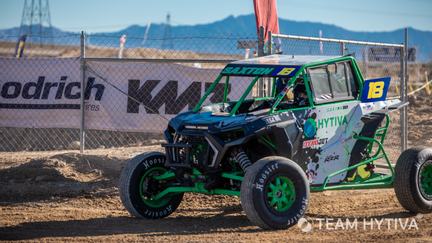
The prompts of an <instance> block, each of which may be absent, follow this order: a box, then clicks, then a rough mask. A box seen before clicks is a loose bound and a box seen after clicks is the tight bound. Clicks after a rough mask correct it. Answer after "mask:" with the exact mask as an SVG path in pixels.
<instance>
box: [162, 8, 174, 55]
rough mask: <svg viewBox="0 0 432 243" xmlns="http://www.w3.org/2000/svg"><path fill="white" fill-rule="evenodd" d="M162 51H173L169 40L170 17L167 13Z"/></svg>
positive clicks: (171, 42)
mask: <svg viewBox="0 0 432 243" xmlns="http://www.w3.org/2000/svg"><path fill="white" fill-rule="evenodd" d="M162 49H174V45H173V41H172V39H171V15H170V14H169V13H168V14H167V16H166V22H165V29H164V35H163V39H162Z"/></svg>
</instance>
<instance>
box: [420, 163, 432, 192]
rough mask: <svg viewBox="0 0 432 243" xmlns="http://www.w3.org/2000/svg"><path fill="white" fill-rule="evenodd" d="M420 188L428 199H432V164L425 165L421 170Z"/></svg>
mask: <svg viewBox="0 0 432 243" xmlns="http://www.w3.org/2000/svg"><path fill="white" fill-rule="evenodd" d="M420 188H421V190H422V192H423V193H424V194H425V196H426V198H428V199H432V163H429V164H426V165H424V166H423V167H422V168H421V170H420Z"/></svg>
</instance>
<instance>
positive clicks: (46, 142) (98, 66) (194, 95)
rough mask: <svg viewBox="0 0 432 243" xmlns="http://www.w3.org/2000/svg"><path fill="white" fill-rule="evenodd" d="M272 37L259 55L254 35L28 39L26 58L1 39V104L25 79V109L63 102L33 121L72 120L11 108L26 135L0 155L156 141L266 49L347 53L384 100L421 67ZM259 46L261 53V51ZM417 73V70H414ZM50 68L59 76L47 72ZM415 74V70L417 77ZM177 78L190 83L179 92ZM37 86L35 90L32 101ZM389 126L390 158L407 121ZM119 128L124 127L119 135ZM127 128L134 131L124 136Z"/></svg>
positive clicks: (358, 50) (372, 46)
mask: <svg viewBox="0 0 432 243" xmlns="http://www.w3.org/2000/svg"><path fill="white" fill-rule="evenodd" d="M270 36H272V41H271V42H270V43H271V45H269V46H267V47H265V48H264V47H258V46H260V45H259V41H257V40H256V37H251V36H238V35H237V36H236V35H223V36H221V35H219V36H198V37H193V36H189V37H175V38H172V39H170V40H169V42H168V43H167V40H166V39H145V41H144V40H143V38H142V37H133V36H126V37H122V38H123V39H122V38H120V36H114V35H105V34H92V35H78V34H71V35H68V36H63V37H56V40H55V41H54V42H48V41H46V42H37V41H35V42H32V41H31V40H27V43H26V47H25V51H24V57H23V58H21V59H18V58H15V56H16V51H15V50H16V43H15V41H11V40H12V38H4V40H3V41H0V57H4V58H8V59H14V60H15V63H13V64H11V65H10V66H1V69H2V71H4V73H6V74H8V75H9V74H10V75H9V76H7V75H6V77H7V80H1V82H2V87H3V88H2V89H5V88H4V87H5V84H6V83H8V84H7V87H8V89H7V92H6V95H7V96H8V95H10V97H13V96H14V94H15V92H16V93H18V91H16V90H18V87H15V86H14V85H17V84H13V83H14V82H15V83H17V82H16V81H19V80H17V77H14V76H12V74H13V73H15V74H16V73H20V74H22V75H23V77H24V78H29V79H30V80H33V82H32V83H33V84H28V85H27V84H24V86H25V85H27V88H26V87H24V86H23V87H19V88H20V92H19V94H17V96H20V98H22V99H23V100H25V99H26V98H25V97H24V96H25V95H27V96H28V97H30V98H31V99H32V101H34V100H36V101H41V102H42V101H43V100H44V97H45V98H49V97H51V98H52V99H53V100H56V98H58V100H60V99H61V98H62V97H67V98H68V99H69V100H71V103H67V104H60V106H58V107H54V106H52V104H51V106H50V104H47V103H43V102H42V103H41V104H39V106H38V107H36V108H35V109H34V111H33V113H32V114H33V115H35V116H44V112H43V110H44V109H56V108H60V107H61V108H65V107H67V108H68V109H69V111H70V112H69V113H67V114H65V113H63V112H62V113H61V114H62V117H59V116H60V113H59V114H56V113H50V114H51V115H49V116H48V117H46V116H45V117H43V118H44V119H45V120H47V121H50V124H56V125H55V126H39V125H40V124H35V123H34V122H32V119H33V118H32V117H29V116H28V115H25V113H21V112H20V109H24V108H26V105H28V104H27V103H22V104H15V106H14V107H9V108H17V113H16V114H17V115H16V117H15V118H16V119H19V120H21V121H23V124H24V125H25V126H24V127H26V128H17V127H18V126H9V127H2V128H0V131H1V132H0V140H1V141H2V142H1V143H0V150H1V151H21V150H63V149H79V148H80V147H81V148H83V147H84V146H83V145H85V148H86V149H93V148H110V147H120V146H139V145H144V144H153V143H159V139H161V138H162V130H163V129H164V128H165V127H166V124H167V119H169V118H171V117H172V116H174V115H175V114H177V113H178V112H181V111H185V110H187V109H190V108H192V107H193V106H194V104H196V103H197V102H198V100H199V98H200V96H201V95H202V94H203V93H204V91H205V90H206V89H207V88H208V87H209V85H210V83H211V82H212V81H213V80H214V79H215V78H216V76H217V74H218V72H219V71H220V69H222V68H223V67H224V65H226V63H228V62H230V61H232V60H238V59H243V58H245V57H246V58H247V57H253V56H254V55H257V53H259V52H260V51H261V52H265V51H266V50H268V49H270V50H271V52H273V53H276V52H282V53H283V54H287V55H299V54H301V55H327V56H332V55H338V56H340V55H346V54H350V55H353V56H354V57H355V58H356V59H357V61H358V63H359V66H360V68H361V70H362V72H363V75H364V76H365V78H373V77H383V76H391V78H392V82H391V87H390V91H389V96H398V95H399V94H402V95H404V94H406V92H405V90H407V88H405V87H407V86H406V85H405V82H406V80H407V79H406V77H405V76H406V75H405V74H407V72H406V71H409V73H410V77H412V76H414V74H415V73H416V72H417V73H418V72H420V73H421V72H423V70H422V69H421V68H422V67H423V66H422V65H421V64H414V63H413V64H411V63H410V64H409V65H408V62H407V60H405V59H403V58H399V59H397V58H396V57H404V54H403V53H404V50H405V48H406V47H405V46H404V45H398V44H397V45H393V44H383V43H365V42H354V41H341V40H331V41H329V40H328V39H327V40H326V39H324V38H309V39H308V37H302V38H297V37H293V36H283V35H270ZM58 38H59V39H58ZM62 38H63V39H62ZM46 43H50V44H46ZM260 48H263V50H259V49H260ZM379 48H390V49H392V50H393V49H397V50H399V54H398V52H397V51H394V52H395V53H394V57H393V58H390V57H388V55H387V57H386V56H385V55H381V56H379V55H378V57H377V55H376V54H375V53H374V52H376V51H377V50H378V49H379ZM401 54H402V55H401ZM386 58H387V59H386ZM22 60H26V61H35V62H34V63H32V62H30V63H29V62H26V64H25V65H24V64H22ZM53 63H54V64H55V65H54V66H53ZM29 65H31V67H30V68H29V67H28V66H29ZM405 65H406V67H405ZM415 65H419V67H418V68H416V66H415ZM53 67H55V68H58V69H59V70H53ZM419 69H420V70H422V71H418V70H419ZM35 70H36V71H35ZM37 70H40V73H41V74H40V75H39V76H32V77H28V76H26V75H25V74H26V73H27V72H29V73H30V72H32V75H34V73H38V72H37ZM65 70H66V71H65ZM67 70H69V71H67ZM44 72H48V73H50V76H49V77H48V76H46V77H44V76H43V75H42V74H44ZM65 73H66V74H65ZM420 76H421V75H420ZM420 76H419V77H420ZM41 77H44V80H43V81H40V80H41ZM183 80H189V82H188V83H187V84H185V83H183V82H182V81H183ZM419 80H420V78H419ZM38 82H40V83H43V88H42V89H41V91H40V92H39V93H38V90H37V87H38V84H39V83H38ZM419 82H420V81H419ZM11 83H12V84H11ZM48 83H50V84H48ZM72 83H73V84H72ZM9 86H10V88H9ZM32 86H34V87H32ZM48 86H51V87H48ZM245 86H246V83H241V82H239V86H235V87H233V86H231V87H230V89H231V91H232V93H233V95H234V96H235V95H236V94H237V93H239V92H240V91H241V90H242V88H245ZM47 87H48V88H47ZM222 87H223V86H221V88H222ZM26 89H27V90H26ZM414 89H415V87H414ZM217 90H220V89H218V88H217V89H216V91H217ZM24 91H25V92H24ZM216 91H215V94H214V98H213V100H210V101H212V102H214V101H216V100H217V99H218V95H217V92H216ZM255 91H256V90H255ZM408 91H409V90H408ZM26 92H27V94H24V93H26ZM107 92H110V93H111V94H110V96H109V97H110V99H111V100H109V102H108V103H109V107H103V106H100V105H98V102H97V101H99V100H100V99H104V97H107V96H103V93H107ZM236 92H237V93H236ZM78 93H80V94H84V95H82V96H81V95H79V94H78ZM258 93H259V92H258ZM36 96H38V97H36ZM30 98H29V99H30ZM36 98H37V99H36ZM219 98H220V97H219ZM402 98H403V99H406V98H404V97H402ZM11 99H12V98H11ZM98 99H99V100H98ZM3 106H4V104H3ZM2 108H3V109H4V108H5V107H2ZM107 109H109V110H110V112H116V111H119V112H120V111H124V110H125V109H127V110H128V115H131V116H128V117H124V119H120V120H113V119H111V117H110V116H104V115H103V114H104V112H106V110H107ZM403 112H404V111H403ZM98 113H100V114H102V115H99V118H98V119H97V124H95V121H96V119H95V116H96V115H95V114H98ZM141 113H146V114H152V116H151V118H150V119H143V120H142V122H141V124H140V119H142V117H141V116H139V114H141ZM101 117H102V119H101ZM401 118H402V120H401ZM2 119H3V118H2ZM391 119H392V125H391V129H390V134H389V137H390V139H387V145H389V146H388V147H389V148H391V149H392V150H391V151H390V154H391V155H392V156H391V157H392V159H394V158H396V156H397V154H399V152H400V149H401V148H402V147H404V145H403V143H404V141H406V137H405V138H404V136H406V134H405V135H404V133H403V132H402V131H403V129H401V124H402V128H403V126H406V124H404V123H403V121H404V120H406V114H405V117H404V114H402V115H401V114H399V112H393V113H392V115H391ZM24 121H25V122H24ZM66 123H67V125H66ZM70 124H73V126H70ZM125 124H126V125H127V126H128V128H129V129H126V128H124V127H123V126H125ZM137 124H138V125H137ZM134 126H135V128H134V129H130V128H131V127H134ZM142 126H145V127H146V128H148V129H147V130H146V131H145V132H143V131H141V130H139V128H140V127H142ZM65 127H68V128H65Z"/></svg>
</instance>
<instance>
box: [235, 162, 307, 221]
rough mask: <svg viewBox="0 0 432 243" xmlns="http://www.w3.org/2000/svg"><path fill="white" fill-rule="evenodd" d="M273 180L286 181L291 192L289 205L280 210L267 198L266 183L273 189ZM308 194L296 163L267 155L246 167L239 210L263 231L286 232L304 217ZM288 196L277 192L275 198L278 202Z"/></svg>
mask: <svg viewBox="0 0 432 243" xmlns="http://www.w3.org/2000/svg"><path fill="white" fill-rule="evenodd" d="M275 178H276V179H277V178H282V179H284V180H285V178H286V182H288V183H289V184H290V185H291V187H292V188H293V189H294V190H293V191H294V194H291V195H292V198H291V199H290V200H291V201H290V203H291V206H288V208H287V209H285V210H283V211H281V210H280V208H279V207H278V206H276V205H275V206H273V205H272V203H273V202H269V201H270V198H269V195H271V194H272V192H273V191H272V192H270V191H269V190H270V188H271V186H270V184H271V185H272V186H273V187H274V185H275V184H274V183H275V182H274V181H275ZM276 186H277V184H276ZM275 190H276V191H277V190H278V189H275ZM278 192H279V191H278ZM309 194H310V190H309V182H308V180H307V178H306V175H305V173H304V172H303V170H302V169H301V168H300V166H299V165H298V164H296V163H295V162H293V161H292V160H289V159H286V158H284V157H278V156H269V157H265V158H263V159H260V160H258V161H257V162H255V163H254V164H252V165H251V166H250V167H249V168H248V170H247V171H246V173H245V176H244V178H243V182H242V184H241V192H240V199H241V205H242V208H243V210H244V211H245V213H246V216H247V217H248V219H249V220H250V221H251V222H252V223H254V224H256V225H258V226H259V227H261V228H263V229H286V228H289V227H291V226H293V225H295V224H296V223H297V222H298V220H299V219H301V218H302V217H303V216H304V214H305V212H306V209H307V206H308V203H309ZM289 195H290V194H280V193H279V194H278V196H277V197H279V198H278V199H281V198H282V197H285V196H287V197H290V196H289ZM284 200H285V199H284ZM281 205H282V206H284V205H283V204H281ZM285 206H286V205H285Z"/></svg>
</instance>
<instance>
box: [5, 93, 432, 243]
mask: <svg viewBox="0 0 432 243" xmlns="http://www.w3.org/2000/svg"><path fill="white" fill-rule="evenodd" d="M411 102H412V105H413V106H411V107H413V108H410V110H409V121H410V124H409V126H410V127H409V128H410V133H409V140H410V144H413V145H416V144H417V145H428V146H432V139H431V135H432V123H431V121H430V114H431V112H432V108H431V106H432V101H431V100H429V99H427V98H422V97H421V96H420V97H418V99H416V100H414V99H412V100H411ZM396 130H397V129H396ZM396 130H395V131H392V132H391V133H390V134H389V139H387V140H388V143H389V144H388V148H389V149H390V150H391V149H392V148H393V150H394V151H397V148H398V147H397V141H398V139H397V134H398V132H397V131H396ZM160 149H161V148H160V146H147V147H130V148H116V149H99V150H88V151H87V152H86V154H84V155H80V154H79V153H77V152H76V151H57V152H18V153H0V240H1V239H3V240H30V241H35V240H36V241H40V240H49V241H71V240H75V241H83V240H85V241H144V240H145V241H174V240H175V241H209V240H211V241H233V240H234V241H280V240H283V241H287V240H301V241H318V240H328V241H371V240H379V241H384V240H390V241H394V240H400V241H406V240H410V241H413V240H414V241H419V240H420V241H432V214H429V215H412V214H409V213H408V212H407V211H405V210H404V209H403V208H402V207H401V206H400V205H399V203H398V201H397V199H396V197H395V195H394V192H393V190H392V189H385V190H368V191H367V190H362V191H339V192H337V191H335V192H324V193H315V194H312V196H311V202H310V206H309V209H308V211H307V214H306V218H307V220H308V222H310V223H312V230H311V231H310V232H307V233H305V232H304V231H302V229H303V230H306V229H307V228H306V227H305V226H307V224H302V226H303V227H302V228H300V227H298V226H294V227H292V228H291V229H289V230H282V231H263V230H261V229H259V228H258V227H256V226H253V225H251V223H250V222H249V221H248V219H247V218H246V216H245V215H244V214H243V212H242V210H241V206H240V200H239V199H238V198H235V197H228V196H213V197H211V196H205V195H195V194H186V195H185V197H184V200H183V202H182V204H181V205H180V207H179V209H178V210H177V211H176V212H175V213H173V214H172V215H171V216H170V217H168V218H165V219H162V220H156V221H150V220H138V219H134V218H131V217H130V216H129V215H128V214H127V212H126V211H125V210H124V209H123V206H122V204H121V203H120V199H119V197H118V190H117V180H118V177H119V173H120V171H121V168H122V166H123V164H124V162H125V161H126V160H127V159H129V158H130V157H133V156H134V155H136V154H138V153H142V152H145V151H150V150H160ZM390 156H391V157H392V159H393V162H395V161H394V159H395V158H397V153H394V152H391V153H390ZM323 218H327V219H328V220H329V221H328V223H325V222H323V221H321V219H323ZM347 221H348V222H349V223H350V224H351V225H352V224H354V222H357V228H350V229H347V227H348V226H349V225H347V223H346V222H347ZM320 222H321V224H320ZM338 222H339V223H341V224H338ZM371 222H372V223H371ZM380 222H381V223H380ZM413 222H414V223H415V226H416V227H413V225H412V223H413ZM378 227H380V229H378Z"/></svg>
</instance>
